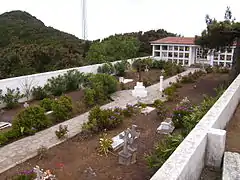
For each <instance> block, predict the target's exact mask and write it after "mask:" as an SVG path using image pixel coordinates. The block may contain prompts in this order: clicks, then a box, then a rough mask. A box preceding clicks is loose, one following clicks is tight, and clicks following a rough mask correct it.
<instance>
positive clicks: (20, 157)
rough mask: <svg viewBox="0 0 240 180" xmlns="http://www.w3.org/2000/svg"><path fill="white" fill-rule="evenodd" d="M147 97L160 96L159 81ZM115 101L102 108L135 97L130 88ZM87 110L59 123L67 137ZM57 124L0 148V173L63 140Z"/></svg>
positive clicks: (166, 83) (132, 101)
mask: <svg viewBox="0 0 240 180" xmlns="http://www.w3.org/2000/svg"><path fill="white" fill-rule="evenodd" d="M195 70H197V69H193V68H191V69H189V70H187V71H185V72H183V73H181V75H183V76H184V75H187V74H188V73H189V72H193V71H195ZM176 78H177V76H173V77H171V78H168V79H166V80H164V81H163V88H166V87H168V86H169V82H175V80H176ZM146 89H147V91H148V97H147V99H145V100H151V101H153V100H155V99H159V98H160V93H159V83H158V84H155V85H152V86H149V87H147V88H146ZM113 97H114V99H115V101H113V102H111V103H109V104H106V105H104V106H102V108H104V109H106V108H110V107H115V106H118V107H125V106H126V104H127V103H130V104H135V103H137V99H136V98H134V97H132V96H131V90H130V91H129V90H126V91H120V92H117V93H116V94H115V95H114V96H113ZM88 114H89V113H88V112H87V113H84V114H82V115H80V116H77V117H75V118H72V119H70V120H68V121H65V122H63V123H61V124H63V125H68V130H69V133H68V137H69V138H70V137H73V136H75V135H76V134H78V133H79V132H80V131H81V127H82V124H83V123H84V122H87V120H88ZM58 126H59V125H55V126H53V127H50V128H48V129H46V130H43V131H40V132H38V133H36V134H35V135H33V136H29V137H26V138H23V139H21V140H18V141H15V142H13V143H11V144H9V145H6V146H4V147H2V148H0V173H2V172H4V171H6V170H8V169H10V168H12V167H14V166H16V165H17V164H19V163H21V162H24V161H26V160H27V159H30V158H32V157H34V156H36V155H37V149H38V148H39V147H41V146H45V147H47V148H51V147H53V146H56V145H57V144H60V143H62V142H63V141H64V140H61V141H60V140H59V139H57V137H56V135H55V131H56V130H58Z"/></svg>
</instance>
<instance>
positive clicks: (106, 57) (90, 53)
mask: <svg viewBox="0 0 240 180" xmlns="http://www.w3.org/2000/svg"><path fill="white" fill-rule="evenodd" d="M166 36H175V34H172V33H168V32H167V31H165V30H162V29H161V30H157V31H154V30H151V31H148V32H145V33H143V32H133V33H126V34H118V35H114V36H110V37H108V38H106V39H104V40H102V41H100V40H96V41H94V42H90V41H88V42H84V41H83V40H81V39H79V38H77V37H75V36H73V35H71V34H67V33H64V32H61V31H59V30H56V29H54V28H52V27H47V26H45V25H44V23H43V22H41V21H40V20H38V19H36V18H35V17H34V16H32V15H30V14H29V13H27V12H23V11H11V12H6V13H4V14H1V15H0V79H2V78H8V77H15V76H20V75H26V74H33V73H41V72H46V71H52V70H58V69H65V68H70V67H76V66H82V65H87V64H94V63H100V62H105V61H114V60H117V59H128V58H132V57H138V56H146V55H150V54H151V47H150V44H149V41H152V40H155V39H159V38H162V37H166ZM89 48H90V49H89ZM85 56H86V57H85Z"/></svg>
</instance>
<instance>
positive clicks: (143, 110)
mask: <svg viewBox="0 0 240 180" xmlns="http://www.w3.org/2000/svg"><path fill="white" fill-rule="evenodd" d="M155 109H156V108H154V107H150V106H147V107H146V108H143V109H142V110H141V113H142V114H144V115H147V114H149V113H150V112H152V111H153V110H155Z"/></svg>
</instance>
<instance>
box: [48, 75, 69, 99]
mask: <svg viewBox="0 0 240 180" xmlns="http://www.w3.org/2000/svg"><path fill="white" fill-rule="evenodd" d="M45 88H46V90H47V91H48V92H50V93H51V94H52V95H54V96H60V95H62V94H63V93H64V92H66V91H67V87H66V81H65V78H64V76H61V75H58V76H57V77H52V78H51V79H48V83H47V84H46V85H45Z"/></svg>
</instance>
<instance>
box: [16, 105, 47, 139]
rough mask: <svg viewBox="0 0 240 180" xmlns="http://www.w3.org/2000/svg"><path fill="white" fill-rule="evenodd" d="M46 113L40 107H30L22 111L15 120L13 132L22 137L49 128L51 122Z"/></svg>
mask: <svg viewBox="0 0 240 180" xmlns="http://www.w3.org/2000/svg"><path fill="white" fill-rule="evenodd" d="M44 112H45V111H44V109H43V108H42V107H40V106H30V107H28V108H26V109H24V110H22V111H21V112H19V113H18V115H17V116H16V117H15V118H14V120H13V125H12V128H13V131H16V132H19V133H21V134H22V135H32V134H34V133H36V132H38V131H40V130H43V129H44V128H46V127H48V126H49V125H50V124H51V122H50V120H49V119H48V118H47V117H46V115H45V114H44Z"/></svg>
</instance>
